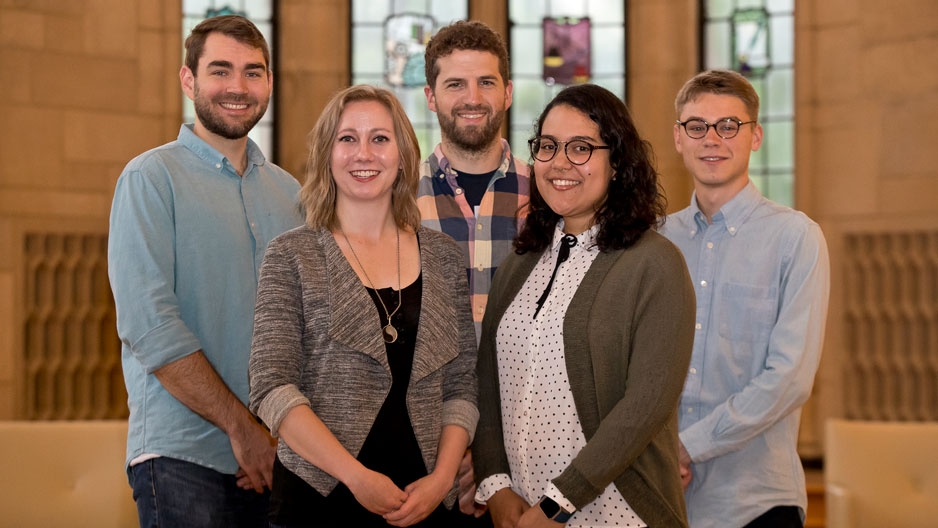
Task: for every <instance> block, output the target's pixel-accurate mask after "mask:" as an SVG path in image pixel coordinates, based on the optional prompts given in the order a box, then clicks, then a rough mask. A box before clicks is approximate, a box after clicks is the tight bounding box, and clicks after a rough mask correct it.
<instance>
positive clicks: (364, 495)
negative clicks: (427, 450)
mask: <svg viewBox="0 0 938 528" xmlns="http://www.w3.org/2000/svg"><path fill="white" fill-rule="evenodd" d="M452 487H453V481H452V479H449V480H447V479H445V478H444V477H443V476H441V475H439V474H436V473H430V474H429V475H427V476H426V477H423V478H421V479H418V480H416V481H414V482H411V483H410V484H408V485H407V487H405V488H404V489H403V490H402V489H400V488H398V487H397V485H395V484H394V482H393V481H392V480H391V479H390V478H388V477H387V476H386V475H384V474H382V473H378V472H377V471H372V470H370V469H365V471H363V472H361V474H360V475H358V476H357V477H356V478H355V479H353V480H352V481H350V482H349V483H348V488H349V490H350V491H351V492H352V495H354V496H355V500H357V501H358V502H359V504H361V505H362V506H364V507H365V509H367V510H368V511H370V512H372V513H376V514H378V515H380V516H382V517H383V518H384V520H385V521H387V523H388V524H390V525H391V526H410V525H412V524H416V523H418V522H420V521H422V520H424V519H425V518H427V516H429V515H430V514H431V513H432V512H433V510H435V509H436V507H437V506H439V504H440V503H441V502H442V501H443V499H444V498H445V497H446V494H447V493H449V490H450V489H451V488H452Z"/></svg>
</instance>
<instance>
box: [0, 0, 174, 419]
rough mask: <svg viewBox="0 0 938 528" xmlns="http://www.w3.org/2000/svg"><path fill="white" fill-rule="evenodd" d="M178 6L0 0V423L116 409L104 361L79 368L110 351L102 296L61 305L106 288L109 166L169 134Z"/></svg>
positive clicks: (156, 1) (111, 0) (161, 0)
mask: <svg viewBox="0 0 938 528" xmlns="http://www.w3.org/2000/svg"><path fill="white" fill-rule="evenodd" d="M179 13H180V4H179V2H178V0H176V1H166V0H95V1H93V2H92V1H75V2H45V1H13V2H0V71H3V72H4V74H3V80H4V82H3V89H2V90H3V96H2V97H0V160H2V162H0V419H8V418H21V417H56V418H70V417H102V418H103V417H114V416H119V415H121V413H124V412H126V411H125V410H124V409H123V407H122V406H123V405H125V404H124V403H123V401H122V395H121V394H120V391H121V390H122V386H121V384H115V383H113V378H114V374H115V371H114V363H113V357H112V358H111V359H109V360H108V361H110V362H111V363H109V365H110V366H105V367H100V365H99V366H97V367H96V366H90V367H89V365H95V361H96V360H95V358H96V357H98V355H99V354H101V353H105V354H106V353H108V352H107V351H109V353H110V354H111V355H112V356H113V354H114V342H115V341H114V340H115V339H116V331H115V330H114V329H113V325H111V324H108V323H107V321H108V320H109V319H110V320H113V303H112V302H111V301H110V299H109V295H104V296H103V297H102V298H100V299H99V301H100V302H98V301H94V302H91V301H90V300H89V301H87V302H86V301H80V300H79V301H77V302H78V304H72V302H73V301H75V300H76V299H82V296H83V295H85V296H86V297H85V299H86V300H87V299H90V298H91V297H95V298H98V297H101V294H102V292H103V293H104V294H106V293H108V292H107V291H106V290H103V287H104V286H106V280H105V282H104V284H103V285H102V284H101V280H102V277H101V273H102V268H101V248H102V244H105V243H106V235H107V218H108V213H109V209H110V201H111V196H112V193H113V188H114V183H115V182H116V180H117V177H118V175H119V174H120V170H121V169H122V168H123V166H124V164H125V163H126V162H127V161H128V160H129V159H130V158H132V157H133V156H135V155H136V154H138V153H140V152H143V151H144V150H146V149H149V148H152V147H154V146H157V145H159V144H161V143H164V142H166V141H167V140H169V139H172V138H173V137H175V135H176V132H177V130H178V127H179V115H180V97H181V92H180V90H179V82H178V76H177V73H178V70H179V66H180V62H181V58H180V57H181V55H180V36H179V32H180V16H179ZM37 277H45V279H43V282H42V283H41V284H42V286H41V287H40V288H39V289H36V288H35V286H36V283H35V282H31V281H34V280H35V279H36V278H37ZM89 281H90V282H89ZM92 284H94V286H92ZM92 291H94V292H97V293H96V294H95V295H91V296H90V297H88V295H90V292H92ZM82 303H85V304H83V305H82ZM79 305H80V306H79ZM79 321H80V322H81V323H79ZM83 324H87V327H88V328H87V329H85V330H78V329H77V327H76V325H78V326H82V325H83ZM27 349H28V350H29V351H30V352H29V354H30V355H29V357H27V353H26V351H27ZM117 368H118V370H117V374H119V366H118V367H117ZM81 372H85V373H86V374H87V375H83V374H81ZM89 380H90V381H89ZM95 380H97V381H95ZM115 385H116V386H115ZM113 391H116V392H113ZM105 393H107V395H106V396H105ZM27 395H28V396H27ZM92 401H94V402H99V404H98V403H96V404H95V405H98V410H94V411H91V410H89V408H88V406H87V405H86V403H87V402H92ZM115 402H117V403H115ZM56 405H57V406H58V407H56ZM53 408H56V409H57V410H54V409H53Z"/></svg>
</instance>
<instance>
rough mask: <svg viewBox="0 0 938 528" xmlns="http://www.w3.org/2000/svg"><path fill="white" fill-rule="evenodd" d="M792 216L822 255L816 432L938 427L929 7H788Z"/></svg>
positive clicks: (807, 429) (803, 2) (923, 1)
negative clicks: (812, 229) (791, 18)
mask: <svg viewBox="0 0 938 528" xmlns="http://www.w3.org/2000/svg"><path fill="white" fill-rule="evenodd" d="M795 19H796V59H795V61H796V62H795V64H796V74H795V78H796V96H797V109H796V116H797V117H796V121H797V124H796V127H797V129H796V170H797V174H798V180H797V186H796V203H797V204H798V206H799V208H801V209H803V210H805V212H807V213H808V214H809V215H811V216H812V217H813V218H815V219H816V220H817V221H818V222H819V223H820V224H821V227H822V228H823V229H824V231H825V234H826V236H827V240H828V244H829V246H830V249H831V266H832V285H831V287H832V290H831V306H830V315H829V317H828V329H827V338H826V344H825V349H824V357H823V359H822V364H821V370H820V372H819V373H818V378H817V381H816V383H815V396H814V398H813V400H812V406H813V409H812V414H811V417H810V418H809V419H808V420H803V421H802V440H803V441H806V442H807V443H806V445H808V446H812V447H813V450H814V451H815V452H820V450H821V448H822V446H821V443H822V442H821V434H820V433H821V431H822V430H823V429H822V423H823V419H825V418H827V417H829V416H846V417H850V418H858V419H893V420H908V419H918V420H922V419H927V420H936V419H938V387H936V385H938V378H936V371H935V365H936V364H938V339H936V337H935V336H936V335H938V318H936V315H935V314H936V307H938V306H936V302H938V291H936V289H935V286H934V285H935V282H936V280H938V268H936V265H935V259H936V257H935V251H936V248H935V244H936V242H935V239H936V237H938V206H936V201H938V149H936V148H935V140H936V138H938V68H936V66H938V3H936V2H934V1H932V0H897V1H896V2H885V3H884V2H878V1H875V0H828V1H825V2H815V1H811V0H798V1H796V3H795Z"/></svg>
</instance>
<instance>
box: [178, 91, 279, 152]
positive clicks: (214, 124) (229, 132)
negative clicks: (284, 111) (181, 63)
mask: <svg viewBox="0 0 938 528" xmlns="http://www.w3.org/2000/svg"><path fill="white" fill-rule="evenodd" d="M194 92H195V98H194V99H193V101H192V102H193V104H194V105H195V115H196V116H197V117H198V118H199V122H201V123H202V126H204V127H205V129H206V130H208V131H209V132H211V133H213V134H215V135H218V136H221V137H223V138H225V139H241V138H243V137H245V136H247V135H248V132H250V131H251V129H252V128H254V125H256V124H257V122H258V121H260V120H261V118H262V117H264V112H266V111H267V105H268V103H269V102H270V99H267V100H265V101H263V103H258V101H257V100H256V99H254V98H252V97H248V96H246V95H226V96H223V97H217V98H215V99H209V98H208V97H203V96H201V95H200V91H199V83H198V82H196V83H195V89H194ZM222 100H223V101H225V102H227V103H245V104H248V105H251V104H257V106H256V107H255V108H256V109H257V110H256V111H255V112H254V114H252V115H248V116H245V117H244V118H243V119H241V120H240V121H236V122H234V123H229V122H227V121H225V118H224V116H222V115H221V114H220V113H219V112H217V111H215V109H214V104H215V103H216V102H218V101H222Z"/></svg>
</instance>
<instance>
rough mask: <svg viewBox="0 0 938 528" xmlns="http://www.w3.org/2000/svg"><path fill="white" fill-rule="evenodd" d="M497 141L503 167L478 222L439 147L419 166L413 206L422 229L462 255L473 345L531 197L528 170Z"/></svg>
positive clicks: (482, 205) (505, 144) (484, 199)
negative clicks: (442, 236)
mask: <svg viewBox="0 0 938 528" xmlns="http://www.w3.org/2000/svg"><path fill="white" fill-rule="evenodd" d="M501 141H502V149H503V159H502V164H501V166H499V167H498V169H497V170H496V171H495V174H494V175H493V176H492V180H491V181H490V182H489V185H488V189H486V191H485V196H483V197H482V202H481V203H480V204H479V208H478V211H477V212H478V216H477V215H476V214H475V212H473V211H472V208H471V207H470V206H469V202H468V201H466V196H465V195H464V194H463V190H462V189H461V188H460V187H459V185H458V184H457V183H456V171H455V170H453V168H452V167H451V166H450V164H449V160H447V159H446V158H445V157H444V156H443V151H442V149H441V148H440V145H437V146H436V149H434V151H433V154H431V155H430V156H429V157H428V158H427V159H426V160H424V162H423V163H422V164H421V165H420V186H419V188H418V190H417V206H418V207H420V214H421V216H422V217H423V225H425V226H426V227H429V228H431V229H436V230H438V231H442V232H444V233H446V234H447V235H449V236H451V237H453V239H455V240H456V242H458V243H459V245H460V246H462V248H463V250H464V251H463V253H464V258H465V262H466V273H467V274H468V277H469V293H470V296H471V298H472V317H473V319H474V320H475V324H476V339H477V340H478V337H479V329H480V326H481V323H482V316H483V315H484V314H485V303H486V301H487V300H488V294H489V288H490V287H491V285H492V276H494V275H495V270H496V268H498V264H499V263H501V261H502V259H504V258H505V256H507V255H508V253H509V252H511V251H512V246H511V243H512V240H514V238H515V235H516V234H517V233H518V229H519V228H520V227H521V222H522V221H523V220H524V211H522V207H523V206H525V205H526V204H527V203H528V195H529V186H530V177H529V174H530V170H529V167H528V164H527V163H526V162H524V161H523V160H521V159H518V158H516V157H514V156H512V155H511V149H510V148H509V146H508V141H506V140H504V139H502V140H501Z"/></svg>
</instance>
